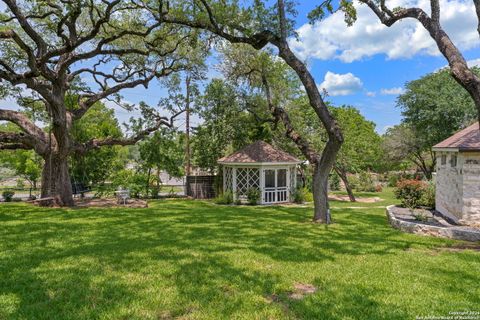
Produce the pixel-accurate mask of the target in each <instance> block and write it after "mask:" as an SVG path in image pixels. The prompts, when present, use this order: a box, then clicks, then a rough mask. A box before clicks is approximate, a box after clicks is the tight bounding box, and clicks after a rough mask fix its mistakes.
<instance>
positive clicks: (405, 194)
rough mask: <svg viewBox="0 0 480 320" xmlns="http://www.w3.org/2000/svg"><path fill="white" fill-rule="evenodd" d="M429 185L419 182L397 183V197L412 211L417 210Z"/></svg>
mask: <svg viewBox="0 0 480 320" xmlns="http://www.w3.org/2000/svg"><path fill="white" fill-rule="evenodd" d="M426 188H427V184H426V183H425V182H423V181H419V180H401V181H399V182H398V183H397V187H396V189H395V197H396V198H397V199H399V200H401V201H402V204H403V205H404V206H405V207H407V208H410V209H415V208H417V207H418V206H419V205H420V204H421V199H422V196H423V194H424V193H425V189H426Z"/></svg>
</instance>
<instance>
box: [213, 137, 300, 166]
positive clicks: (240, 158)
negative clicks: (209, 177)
mask: <svg viewBox="0 0 480 320" xmlns="http://www.w3.org/2000/svg"><path fill="white" fill-rule="evenodd" d="M275 162H278V163H286V162H291V163H300V162H301V161H300V160H298V159H297V158H295V157H294V156H292V155H290V154H288V153H286V152H285V151H282V150H279V149H276V148H274V147H273V146H272V145H270V144H268V143H266V142H264V141H256V142H254V143H252V144H251V145H248V146H246V147H245V148H243V149H241V150H239V151H237V152H235V153H232V154H231V155H229V156H226V157H223V158H221V159H219V160H218V163H275Z"/></svg>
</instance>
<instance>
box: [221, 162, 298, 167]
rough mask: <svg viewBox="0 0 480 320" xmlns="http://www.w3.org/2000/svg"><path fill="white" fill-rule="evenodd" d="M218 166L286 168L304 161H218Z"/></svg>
mask: <svg viewBox="0 0 480 320" xmlns="http://www.w3.org/2000/svg"><path fill="white" fill-rule="evenodd" d="M217 163H218V164H221V165H227V166H249V167H261V166H266V167H267V166H286V165H291V166H293V165H298V164H301V163H303V161H295V162H293V161H291V162H223V161H218V162H217Z"/></svg>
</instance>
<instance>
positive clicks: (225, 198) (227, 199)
mask: <svg viewBox="0 0 480 320" xmlns="http://www.w3.org/2000/svg"><path fill="white" fill-rule="evenodd" d="M215 203H216V204H232V203H233V193H232V191H230V190H227V191H225V192H224V193H222V194H221V195H220V196H218V197H217V198H215Z"/></svg>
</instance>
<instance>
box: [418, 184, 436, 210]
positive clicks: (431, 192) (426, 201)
mask: <svg viewBox="0 0 480 320" xmlns="http://www.w3.org/2000/svg"><path fill="white" fill-rule="evenodd" d="M420 205H422V206H424V207H427V208H430V209H435V184H434V183H433V182H429V183H428V184H427V186H426V188H425V190H424V192H423V195H422V197H421V199H420Z"/></svg>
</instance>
